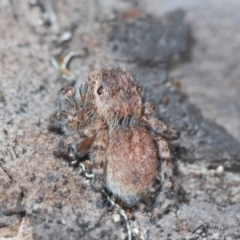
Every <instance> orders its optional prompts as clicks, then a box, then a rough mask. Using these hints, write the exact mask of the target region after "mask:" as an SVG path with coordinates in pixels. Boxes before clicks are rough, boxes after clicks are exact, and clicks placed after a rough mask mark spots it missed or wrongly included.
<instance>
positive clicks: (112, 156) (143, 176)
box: [50, 68, 179, 220]
mask: <svg viewBox="0 0 240 240" xmlns="http://www.w3.org/2000/svg"><path fill="white" fill-rule="evenodd" d="M153 113H154V105H153V104H151V103H146V104H144V105H143V104H142V99H141V89H140V87H139V86H138V85H137V84H136V83H135V82H134V80H133V78H132V77H131V75H130V73H129V72H128V71H125V70H122V69H120V68H110V69H108V68H106V69H101V70H99V71H97V72H96V73H93V74H90V75H89V81H88V82H87V83H84V84H82V85H81V86H80V90H79V94H77V93H75V91H74V90H73V89H72V88H69V87H67V88H63V89H62V90H61V91H60V94H59V98H58V101H57V111H56V112H55V113H53V114H52V116H51V118H50V128H51V129H58V130H61V131H63V132H64V133H65V135H69V137H68V140H67V141H66V142H65V143H62V144H61V145H60V147H59V151H58V154H59V155H64V156H67V157H69V158H70V159H72V160H77V159H79V158H81V157H83V156H85V155H89V156H90V161H91V163H92V172H93V174H94V178H93V181H92V186H93V188H94V189H95V190H96V192H97V193H99V192H100V191H102V190H103V189H104V188H106V189H107V190H108V191H109V192H111V193H112V194H113V196H116V197H117V198H119V199H120V200H121V201H122V202H124V203H125V204H126V205H127V206H133V205H134V204H135V203H136V201H138V199H139V198H140V197H141V196H142V194H143V193H144V192H145V191H146V190H147V188H148V187H149V186H150V184H151V183H152V181H153V179H154V177H155V172H156V168H157V164H158V162H161V174H162V188H161V191H160V193H159V195H158V196H157V198H156V202H155V205H154V207H153V211H152V216H151V220H154V219H155V218H156V216H157V212H158V209H159V207H160V206H161V205H162V204H163V202H164V200H165V195H166V192H167V190H169V189H170V188H171V186H172V184H171V175H172V165H171V163H170V151H169V148H168V143H167V141H166V139H169V140H171V139H177V138H178V137H179V134H178V132H177V131H176V130H174V129H172V128H168V127H167V126H166V125H165V124H164V123H163V122H161V121H159V120H158V119H157V118H155V117H154V116H153ZM97 204H98V205H99V201H98V202H97Z"/></svg>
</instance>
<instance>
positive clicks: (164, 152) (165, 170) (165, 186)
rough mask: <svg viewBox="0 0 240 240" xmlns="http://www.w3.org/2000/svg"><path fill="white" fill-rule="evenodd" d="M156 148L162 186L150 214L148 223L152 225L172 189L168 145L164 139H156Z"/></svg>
mask: <svg viewBox="0 0 240 240" xmlns="http://www.w3.org/2000/svg"><path fill="white" fill-rule="evenodd" d="M156 143H157V148H158V153H159V157H160V159H161V160H162V164H161V178H162V186H161V190H160V192H159V193H158V196H157V198H156V201H155V203H154V206H153V210H152V214H151V217H150V221H151V222H152V223H154V221H155V219H156V217H157V214H158V211H159V208H160V207H161V206H162V205H163V204H164V202H165V199H166V194H167V193H168V192H169V190H170V189H171V187H172V182H171V176H172V164H171V162H170V150H169V147H168V144H167V142H166V140H165V139H163V138H161V137H158V138H156Z"/></svg>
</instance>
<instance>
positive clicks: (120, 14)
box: [0, 0, 240, 239]
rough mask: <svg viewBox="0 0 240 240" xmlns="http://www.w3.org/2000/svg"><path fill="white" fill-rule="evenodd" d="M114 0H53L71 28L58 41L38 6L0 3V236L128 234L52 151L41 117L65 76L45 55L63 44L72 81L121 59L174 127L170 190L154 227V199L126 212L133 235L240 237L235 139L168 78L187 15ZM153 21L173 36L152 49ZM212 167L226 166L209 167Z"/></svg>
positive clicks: (239, 157) (184, 49)
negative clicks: (41, 21) (69, 54)
mask: <svg viewBox="0 0 240 240" xmlns="http://www.w3.org/2000/svg"><path fill="white" fill-rule="evenodd" d="M113 2H114V1H113ZM118 4H119V5H116V6H115V9H113V8H112V6H111V5H110V6H107V1H106V2H105V3H104V4H103V3H102V1H99V2H93V1H87V0H86V1H81V2H77V1H71V2H69V3H68V4H67V5H66V3H65V2H64V1H58V2H57V4H56V9H57V11H58V17H59V24H60V26H61V29H62V31H65V30H69V29H71V28H74V33H73V37H72V39H71V40H70V41H69V42H66V43H63V44H58V43H57V38H56V36H54V34H53V32H52V31H51V29H49V28H47V27H46V26H38V24H37V20H38V18H39V17H40V11H39V9H38V8H33V9H30V8H29V6H28V5H27V4H26V3H22V2H21V1H20V0H18V1H14V5H13V6H11V4H10V2H9V1H2V2H1V3H0V33H1V36H2V37H1V39H0V48H1V52H0V122H1V124H0V192H1V194H0V239H125V238H126V230H125V225H124V221H122V220H121V221H120V222H115V221H114V220H115V219H119V218H118V217H116V214H118V213H114V214H115V215H113V213H112V212H108V211H107V210H106V208H103V209H96V207H95V204H94V202H95V194H94V192H93V191H92V190H91V188H90V183H89V180H87V179H85V178H84V177H82V176H80V175H79V173H78V169H77V168H73V167H70V166H69V164H68V162H66V161H64V160H63V159H55V158H54V156H53V154H52V152H53V150H54V149H55V148H56V145H57V142H58V141H59V138H60V137H59V136H58V135H56V134H55V133H52V132H49V131H48V130H47V126H48V119H49V116H50V114H51V113H52V111H53V109H54V104H55V100H56V97H57V93H58V91H59V89H60V88H61V86H62V84H63V82H62V81H59V80H58V72H56V70H55V69H54V68H53V67H52V66H51V65H50V62H49V58H50V56H52V55H53V54H55V53H56V52H59V51H60V50H61V49H63V48H64V49H71V50H74V51H80V52H84V54H82V55H81V57H80V58H75V59H74V60H73V61H72V62H71V64H70V69H71V71H72V72H73V73H74V74H75V75H76V76H77V82H76V84H75V85H76V87H78V86H79V84H81V82H83V81H86V80H87V75H88V73H89V72H91V71H93V70H96V69H98V68H99V67H101V65H103V64H107V65H111V64H115V65H116V64H119V65H121V64H124V65H125V68H127V69H129V70H130V71H132V72H133V74H134V76H135V78H136V79H137V81H138V82H139V84H140V85H142V86H143V89H144V96H143V97H144V98H145V99H148V100H150V99H151V100H153V101H154V102H155V103H156V105H157V115H158V117H159V118H160V119H162V120H163V121H164V122H166V123H167V124H168V125H171V126H172V127H175V128H177V129H179V130H180V132H181V138H180V139H179V140H178V141H176V142H174V143H172V149H173V156H174V157H173V161H174V165H175V176H174V189H175V191H174V192H175V194H174V196H173V197H171V198H170V199H169V201H168V202H167V203H168V204H166V211H165V212H164V214H162V216H160V217H159V219H158V220H157V222H156V225H151V224H150V223H149V213H150V207H151V201H152V196H150V197H149V202H147V203H140V204H139V206H137V207H136V208H134V209H133V210H132V214H133V216H134V219H133V220H130V225H131V228H132V230H133V233H134V237H135V239H204V238H205V239H239V238H240V231H239V224H240V216H239V212H240V205H239V203H240V194H239V193H240V187H239V181H240V177H239V164H240V144H239V142H238V141H237V140H235V139H234V138H233V137H232V136H231V135H230V134H229V133H228V132H227V131H226V130H225V129H224V128H222V127H220V126H218V125H217V124H215V123H214V122H211V121H209V120H206V119H205V118H204V117H203V116H202V114H201V111H200V110H199V109H198V108H196V107H195V106H194V105H193V104H191V103H190V102H189V100H188V98H187V97H186V95H185V94H184V93H183V92H184V90H181V88H180V85H179V84H178V82H177V81H175V80H172V79H171V78H169V73H170V72H169V66H171V65H172V64H174V65H175V64H176V61H175V60H178V61H177V62H178V63H181V62H183V61H186V56H188V55H189V53H190V52H191V50H192V49H191V48H192V47H193V49H194V46H192V45H191V42H189V33H190V28H189V24H188V21H186V19H185V18H184V12H182V11H176V12H172V13H168V14H166V15H164V14H163V15H161V17H159V16H156V14H155V15H149V14H147V13H145V12H142V11H139V9H136V3H135V2H134V1H130V2H119V3H118ZM116 8H117V9H118V11H116ZM13 13H14V15H13ZM179 14H180V15H179ZM14 16H15V18H14ZM169 16H174V17H176V18H177V19H178V21H170V22H169ZM177 16H179V18H178V17H177ZM170 19H171V18H170ZM131 21H132V23H131ZM152 22H154V23H156V24H155V25H153V24H151V23H152ZM158 23H159V25H161V24H160V23H162V24H163V26H164V29H167V31H166V32H167V36H170V39H172V40H171V41H165V43H164V44H165V45H164V46H165V47H164V46H162V45H160V47H159V48H157V49H156V51H152V46H151V45H152V44H154V43H153V42H151V41H152V40H154V39H155V40H156V39H157V38H158V37H161V36H160V35H159V34H160V30H159V28H158ZM131 24H132V25H131ZM129 25H131V26H132V27H133V32H134V33H135V35H137V36H136V37H137V41H136V43H134V45H135V47H136V49H139V51H135V50H134V49H131V45H130V46H129V45H128V43H129V44H132V41H134V36H131V34H130V35H129V33H128V32H127V30H128V29H129V28H130V27H129ZM73 26H74V27H73ZM116 26H118V27H116ZM141 26H143V27H141ZM119 28H121V29H123V30H124V29H125V30H124V31H121V30H118V29H119ZM134 29H135V30H134ZM145 32H146V36H147V37H148V38H149V39H151V41H150V42H149V41H146V39H144V37H143V36H145ZM166 32H164V33H166ZM125 34H126V36H125ZM109 36H112V37H113V38H114V37H116V36H120V37H121V38H125V37H126V39H128V40H129V41H128V42H127V41H119V42H118V43H117V44H118V49H121V50H119V51H114V49H112V47H111V44H112V42H111V41H110V40H111V38H109ZM129 36H130V37H129ZM165 36H166V34H163V39H165ZM175 38H177V39H178V41H175V43H174V47H173V45H172V44H171V43H173V42H174V39H175ZM160 39H161V38H160ZM167 39H168V38H167ZM117 40H118V38H116V39H115V41H117ZM175 40H176V39H175ZM163 42H164V41H163ZM162 49H164V55H163V57H162V56H159V54H160V53H161V51H162ZM174 56H177V57H174ZM158 57H159V58H158ZM159 59H160V60H161V61H159ZM116 60H118V62H117V63H116ZM151 60H153V61H152V62H151ZM160 62H161V64H159V63H160ZM162 62H163V63H162ZM190 63H191V61H190ZM181 66H182V65H180V66H179V67H181ZM175 67H176V68H175V69H174V71H176V69H178V68H179V67H177V66H175ZM64 84H67V82H64ZM219 165H222V166H224V168H225V171H223V172H222V171H216V168H217V167H218V166H219ZM226 170H227V171H226ZM155 185H156V187H159V183H157V182H156V184H155ZM155 185H154V187H155ZM146 201H147V200H146ZM113 216H114V217H113Z"/></svg>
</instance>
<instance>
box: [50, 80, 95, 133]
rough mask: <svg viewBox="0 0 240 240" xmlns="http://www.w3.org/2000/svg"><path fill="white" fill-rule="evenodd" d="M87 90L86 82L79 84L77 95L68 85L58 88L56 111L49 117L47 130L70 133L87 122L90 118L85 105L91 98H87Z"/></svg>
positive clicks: (81, 127)
mask: <svg viewBox="0 0 240 240" xmlns="http://www.w3.org/2000/svg"><path fill="white" fill-rule="evenodd" d="M87 91H88V84H87V83H83V84H81V86H80V88H79V95H77V94H76V92H75V90H74V89H73V88H71V87H69V86H67V87H63V88H62V89H61V90H60V92H59V95H58V99H57V104H56V111H55V112H54V113H53V114H52V115H51V117H50V124H49V130H52V131H57V132H62V133H64V134H65V135H72V134H74V133H76V132H78V131H81V129H83V128H84V127H85V126H87V125H88V124H89V122H90V121H91V119H90V117H89V116H88V110H87V107H88V106H87V105H89V102H91V99H88V97H87Z"/></svg>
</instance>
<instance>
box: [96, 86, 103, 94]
mask: <svg viewBox="0 0 240 240" xmlns="http://www.w3.org/2000/svg"><path fill="white" fill-rule="evenodd" d="M102 91H103V87H102V86H101V87H99V88H98V90H97V93H98V95H101V94H102Z"/></svg>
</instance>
